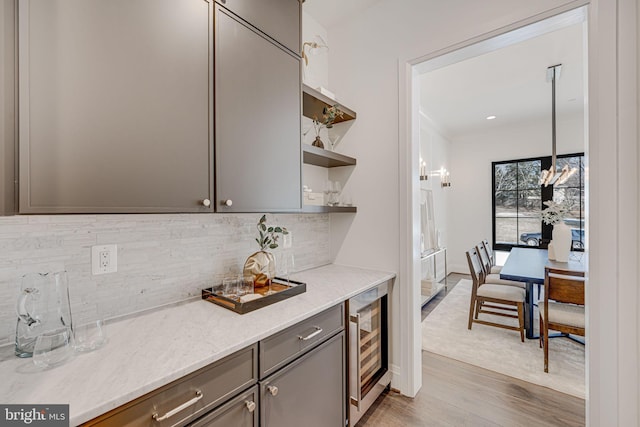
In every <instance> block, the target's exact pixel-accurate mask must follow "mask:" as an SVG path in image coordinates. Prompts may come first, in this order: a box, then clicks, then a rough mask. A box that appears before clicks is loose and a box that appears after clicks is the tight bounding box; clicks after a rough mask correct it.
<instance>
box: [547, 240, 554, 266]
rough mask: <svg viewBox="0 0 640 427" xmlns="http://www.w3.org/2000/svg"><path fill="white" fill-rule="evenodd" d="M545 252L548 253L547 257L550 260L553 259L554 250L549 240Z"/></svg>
mask: <svg viewBox="0 0 640 427" xmlns="http://www.w3.org/2000/svg"><path fill="white" fill-rule="evenodd" d="M547 253H548V254H549V259H550V260H551V261H555V259H556V251H555V250H554V248H553V242H549V245H548V246H547Z"/></svg>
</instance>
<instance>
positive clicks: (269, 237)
mask: <svg viewBox="0 0 640 427" xmlns="http://www.w3.org/2000/svg"><path fill="white" fill-rule="evenodd" d="M266 222H267V215H266V214H265V215H262V217H261V218H260V220H259V221H258V224H257V225H256V227H257V228H258V233H259V235H260V238H259V239H255V240H256V242H257V243H258V246H260V250H265V249H267V248H269V249H276V248H277V247H278V237H279V236H278V235H279V234H289V232H288V231H287V229H286V228H285V227H280V226H267V225H266V224H265V223H266Z"/></svg>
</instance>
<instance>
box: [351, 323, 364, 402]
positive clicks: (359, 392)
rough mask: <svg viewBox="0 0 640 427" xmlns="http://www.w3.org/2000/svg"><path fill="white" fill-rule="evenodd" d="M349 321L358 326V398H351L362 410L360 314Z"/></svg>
mask: <svg viewBox="0 0 640 427" xmlns="http://www.w3.org/2000/svg"><path fill="white" fill-rule="evenodd" d="M349 320H350V321H351V322H353V323H355V324H356V378H357V379H358V380H357V382H358V383H357V384H356V387H357V388H356V390H357V391H356V397H353V396H350V398H351V399H350V400H351V404H352V405H355V406H356V408H358V411H359V410H360V402H361V401H362V387H360V366H361V362H362V360H360V357H361V353H360V313H356V314H355V316H353V315H350V316H349Z"/></svg>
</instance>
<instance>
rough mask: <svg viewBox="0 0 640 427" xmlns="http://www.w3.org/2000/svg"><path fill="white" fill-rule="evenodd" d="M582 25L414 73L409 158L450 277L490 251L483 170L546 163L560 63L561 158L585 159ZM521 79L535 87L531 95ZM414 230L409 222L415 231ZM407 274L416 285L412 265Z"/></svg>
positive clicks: (498, 42)
mask: <svg viewBox="0 0 640 427" xmlns="http://www.w3.org/2000/svg"><path fill="white" fill-rule="evenodd" d="M586 19H587V9H586V7H582V8H578V9H574V10H571V11H568V12H565V13H562V14H560V15H556V16H553V17H550V18H547V19H545V20H543V21H538V22H535V23H533V24H530V25H527V26H525V27H521V28H518V29H516V30H513V31H511V32H508V33H505V34H501V35H499V36H497V37H493V38H490V39H487V40H484V41H482V42H479V43H475V44H473V45H470V46H466V47H463V48H461V49H458V50H455V51H452V52H450V53H447V54H444V55H441V56H438V57H435V58H432V59H429V60H427V61H424V62H420V63H416V64H414V65H413V67H412V80H413V92H414V93H413V94H412V95H413V97H414V105H415V106H417V107H418V113H417V114H416V112H413V113H412V116H413V117H414V119H416V117H417V120H418V122H419V130H418V131H417V132H415V129H412V130H414V132H412V135H413V139H414V141H415V139H416V136H417V139H418V140H419V144H418V147H419V149H418V150H412V156H411V162H412V164H417V165H418V166H417V169H418V175H419V176H422V175H423V174H424V172H425V171H426V174H427V175H428V176H429V179H427V180H422V181H419V182H420V185H419V186H418V191H422V190H423V187H427V188H428V189H429V190H430V191H431V192H432V193H433V194H434V198H437V199H438V200H439V201H440V204H438V203H435V205H434V210H435V224H436V225H435V228H436V234H437V235H438V236H440V239H441V241H442V245H443V246H445V247H447V249H448V253H449V255H448V257H449V272H457V273H465V272H467V273H468V267H467V265H466V258H464V253H465V251H466V250H468V249H469V247H470V246H473V245H475V244H476V243H477V242H480V241H481V240H483V239H488V240H490V241H491V242H492V243H496V242H495V239H492V238H491V237H492V236H493V235H494V233H495V228H493V227H492V223H494V222H495V221H494V220H495V212H496V206H495V203H494V202H493V201H492V198H491V194H492V192H493V191H494V188H492V185H493V184H492V173H493V172H492V168H491V163H492V162H495V161H507V160H517V159H525V158H531V157H541V156H544V155H546V156H548V154H549V152H550V150H551V131H550V104H551V101H550V88H549V84H548V83H546V82H545V72H546V68H547V67H548V66H552V65H556V64H557V63H562V62H564V64H565V65H564V67H565V70H566V73H565V75H563V84H565V88H564V89H566V91H565V92H564V93H562V106H561V107H559V115H558V117H559V121H560V120H561V119H562V120H564V122H563V125H562V130H560V129H559V137H558V141H559V142H558V147H559V152H560V153H562V152H564V153H576V152H586V151H587V144H586V141H587V138H586V135H587V134H588V132H587V129H588V126H587V111H588V109H587V106H586V101H585V100H586V81H587V78H586V71H585V70H586V32H587V29H586ZM554 40H555V41H554ZM558 40H561V41H562V42H563V43H559V42H558ZM568 41H570V42H571V43H573V45H571V44H570V43H567V42H568ZM527 52H528V53H527ZM576 54H581V55H577V56H579V57H578V58H576ZM509 61H511V62H509ZM569 70H570V72H569ZM527 79H530V80H531V79H532V81H534V82H535V83H534V84H533V88H529V87H527V86H526V85H527V84H528V83H527ZM456 82H458V83H457V84H456ZM483 82H485V83H484V84H483ZM418 88H420V89H418ZM526 92H529V94H528V95H525V93H526ZM487 95H493V96H490V97H488V96H487ZM416 99H417V102H416V101H415V100H416ZM529 99H530V100H531V101H530V102H528V100H529ZM425 100H426V102H425ZM428 101H431V106H429V102H428ZM513 101H515V102H513ZM510 102H512V103H511V104H509V103H510ZM415 127H416V126H415V124H414V128H415ZM560 135H562V138H561V137H560ZM425 142H426V144H425ZM425 145H426V147H425ZM416 155H417V157H416ZM445 169H446V170H447V171H448V172H449V173H450V175H446V178H445V175H444V174H443V173H442V171H443V170H445ZM431 178H433V179H431ZM445 180H446V181H448V182H447V184H450V186H449V185H444V184H445ZM425 181H426V182H428V183H429V184H428V186H425V185H424V183H425ZM587 193H588V192H587V191H584V190H583V194H587ZM414 194H415V191H414ZM418 197H419V196H418ZM413 204H414V205H415V199H414V202H413ZM413 211H414V212H415V207H414V210H413ZM469 218H472V219H473V220H472V221H470V220H469ZM419 221H420V218H419V216H418V217H415V216H414V218H413V229H414V230H415V229H416V228H419ZM520 221H521V222H523V223H524V222H525V221H523V220H522V219H521V220H520ZM504 222H505V221H503V223H504ZM515 222H517V216H516V221H515ZM538 222H539V221H538ZM584 228H585V229H587V227H586V225H585V227H584ZM498 234H500V233H498ZM502 234H504V233H502ZM511 234H513V235H514V236H516V237H515V238H513V239H512V240H513V241H511V242H510V243H511V244H516V245H517V244H519V242H518V236H520V235H521V234H522V233H520V232H519V231H518V228H517V227H516V228H514V230H513V231H512V232H511ZM414 240H415V237H414ZM585 240H586V239H585ZM412 243H413V246H414V247H415V245H416V242H415V241H414V242H412ZM421 243H422V240H421V241H420V242H418V245H419V246H421ZM500 243H504V242H500ZM467 246H469V247H467ZM420 253H421V252H420ZM412 271H413V272H414V282H415V283H419V280H420V278H421V276H422V274H423V272H422V271H421V263H420V261H419V258H418V259H416V258H414V261H413V264H412ZM436 276H437V274H436ZM416 286H417V285H416ZM418 288H419V286H418ZM426 321H427V322H428V319H427V320H426ZM474 328H475V327H474ZM536 345H537V344H536ZM583 378H584V375H583ZM582 390H583V394H584V382H583V383H582Z"/></svg>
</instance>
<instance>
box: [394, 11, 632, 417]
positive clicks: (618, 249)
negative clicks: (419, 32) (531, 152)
mask: <svg viewBox="0 0 640 427" xmlns="http://www.w3.org/2000/svg"><path fill="white" fill-rule="evenodd" d="M584 5H589V17H588V22H589V27H588V28H589V29H588V37H589V48H588V67H587V68H588V85H589V96H590V99H589V133H588V148H587V153H586V155H587V156H589V165H590V166H589V167H590V170H589V171H587V188H588V190H587V191H588V194H589V200H590V205H589V215H590V218H589V220H590V230H589V235H588V239H589V243H590V249H589V255H590V257H589V284H590V285H591V286H589V287H588V290H587V303H588V307H589V308H588V312H587V321H588V324H587V349H586V351H587V355H586V360H587V368H586V374H587V399H586V400H587V423H588V424H589V425H593V426H600V425H603V426H604V425H638V421H640V417H639V415H638V403H640V387H639V385H638V378H639V375H638V355H639V351H638V345H639V343H640V339H639V336H638V335H639V331H640V317H639V316H638V306H640V293H639V292H638V290H637V283H638V277H639V268H638V264H640V263H639V262H638V259H639V251H638V240H639V238H640V234H639V231H638V230H639V227H638V200H639V197H638V193H639V190H638V187H639V184H640V182H639V180H638V172H637V170H636V169H637V166H638V162H639V159H638V148H637V136H638V130H637V120H638V109H637V106H636V99H637V96H638V95H637V77H636V71H637V65H636V60H637V58H638V50H637V40H638V39H637V35H636V30H637V24H638V22H637V21H638V18H637V10H636V8H637V5H636V4H635V0H592V1H588V0H582V1H574V2H571V3H568V4H566V5H564V6H562V7H559V8H557V9H553V10H550V11H548V12H547V13H544V14H540V15H536V16H534V17H531V18H529V19H527V20H523V21H520V22H517V23H515V24H513V25H511V26H507V27H504V28H501V29H500V30H496V31H494V32H491V33H487V34H484V35H481V36H478V37H476V38H474V39H470V40H467V41H465V42H463V43H460V44H458V45H454V46H450V47H448V48H445V49H442V50H438V51H436V52H431V53H427V54H423V53H422V52H414V53H415V54H413V55H412V54H407V55H405V56H404V57H400V59H399V63H398V76H399V81H398V84H399V185H400V188H399V195H400V216H399V217H400V239H399V243H400V247H399V252H400V264H399V270H400V271H399V276H400V277H399V279H400V283H403V284H404V286H401V287H400V290H399V299H400V304H399V306H400V307H401V308H402V309H401V313H400V319H399V320H400V328H399V329H396V330H400V331H401V332H402V333H401V334H400V340H399V344H400V347H401V348H400V358H401V360H400V361H399V365H400V367H401V371H400V375H399V376H398V378H397V383H396V386H397V387H398V388H399V389H400V391H401V392H402V393H403V394H405V395H407V396H415V394H416V393H417V392H418V391H419V389H420V387H421V386H422V369H421V360H422V358H421V328H420V302H421V300H420V294H419V293H420V292H419V287H418V286H415V285H412V284H415V283H416V281H417V280H419V277H420V271H419V259H420V251H419V205H418V201H419V197H418V196H419V194H418V192H419V184H418V182H419V181H418V152H419V117H418V99H417V96H416V94H415V93H414V92H415V90H414V79H415V78H416V76H417V72H416V70H415V69H414V66H415V65H417V64H419V63H421V62H424V61H427V60H430V59H434V58H437V57H439V56H442V55H444V54H447V53H450V52H453V51H456V50H458V49H461V48H464V47H467V46H470V45H473V44H475V43H478V42H480V41H484V40H488V39H490V38H493V37H495V36H498V35H500V34H504V33H507V32H510V31H512V30H515V29H517V28H520V27H523V26H525V25H529V24H532V23H534V22H538V21H541V20H543V19H547V18H549V17H552V16H554V15H558V14H560V13H563V12H566V11H568V10H571V9H574V8H577V7H580V6H584ZM623 36H624V37H623ZM612 171H614V172H612ZM597 284H604V285H600V286H598V285H597Z"/></svg>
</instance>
